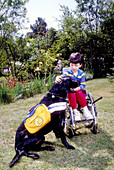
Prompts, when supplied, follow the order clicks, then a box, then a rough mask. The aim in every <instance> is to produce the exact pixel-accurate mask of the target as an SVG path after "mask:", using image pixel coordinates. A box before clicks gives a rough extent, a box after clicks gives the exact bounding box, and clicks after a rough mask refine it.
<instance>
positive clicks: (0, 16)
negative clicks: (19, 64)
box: [0, 0, 28, 75]
mask: <svg viewBox="0 0 114 170" xmlns="http://www.w3.org/2000/svg"><path fill="white" fill-rule="evenodd" d="M27 1H28V0H16V1H15V0H2V1H1V2H0V53H1V54H2V55H1V56H0V58H1V61H2V62H3V61H4V62H3V63H2V66H5V65H6V64H7V65H8V66H10V67H11V71H12V75H16V65H15V62H16V61H18V60H19V59H18V57H19V51H18V50H19V49H18V44H17V42H16V38H17V37H18V31H19V30H20V29H22V27H23V23H24V19H25V16H26V8H25V7H24V5H25V3H26V2H27ZM20 23H21V24H20ZM3 58H4V59H5V60H3Z"/></svg>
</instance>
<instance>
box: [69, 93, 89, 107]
mask: <svg viewBox="0 0 114 170" xmlns="http://www.w3.org/2000/svg"><path fill="white" fill-rule="evenodd" d="M67 97H68V99H69V104H70V106H71V107H72V109H76V108H77V101H78V102H79V104H80V105H81V107H85V106H87V100H86V94H85V93H84V90H78V91H76V92H74V93H69V94H68V95H67Z"/></svg>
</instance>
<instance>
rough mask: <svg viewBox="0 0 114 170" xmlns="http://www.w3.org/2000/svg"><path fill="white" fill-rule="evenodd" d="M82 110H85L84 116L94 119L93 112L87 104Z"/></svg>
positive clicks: (87, 118)
mask: <svg viewBox="0 0 114 170" xmlns="http://www.w3.org/2000/svg"><path fill="white" fill-rule="evenodd" d="M82 110H83V117H84V118H85V119H86V120H89V119H93V116H92V114H91V113H90V111H89V110H88V108H87V106H85V107H83V108H82Z"/></svg>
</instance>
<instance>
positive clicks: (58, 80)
mask: <svg viewBox="0 0 114 170" xmlns="http://www.w3.org/2000/svg"><path fill="white" fill-rule="evenodd" d="M62 78H63V76H62V75H61V76H57V77H56V79H55V83H59V82H61V79H62Z"/></svg>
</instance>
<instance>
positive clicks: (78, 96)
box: [75, 90, 93, 119]
mask: <svg viewBox="0 0 114 170" xmlns="http://www.w3.org/2000/svg"><path fill="white" fill-rule="evenodd" d="M75 94H76V99H77V101H78V102H79V104H80V105H81V107H82V110H83V116H84V118H85V119H93V116H92V115H91V113H90V111H89V110H88V108H87V100H86V94H85V93H84V92H83V91H82V90H78V91H76V92H75Z"/></svg>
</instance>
